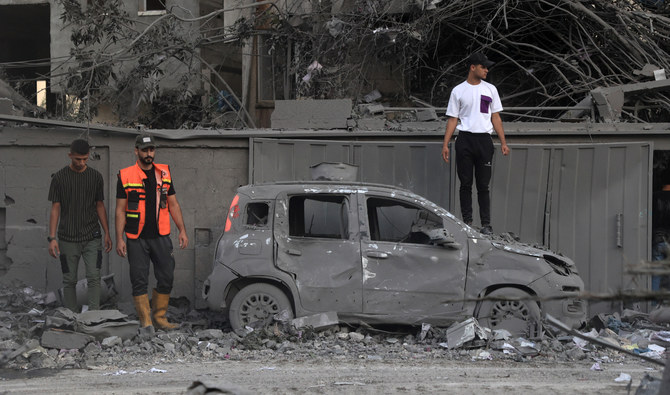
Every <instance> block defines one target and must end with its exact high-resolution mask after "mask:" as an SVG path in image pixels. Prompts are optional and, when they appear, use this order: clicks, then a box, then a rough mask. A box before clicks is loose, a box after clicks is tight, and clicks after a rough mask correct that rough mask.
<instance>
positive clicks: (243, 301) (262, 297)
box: [228, 283, 293, 333]
mask: <svg viewBox="0 0 670 395" xmlns="http://www.w3.org/2000/svg"><path fill="white" fill-rule="evenodd" d="M282 312H286V313H285V318H288V319H291V318H293V309H292V308H291V302H290V301H289V299H288V297H287V296H286V294H284V292H282V291H281V290H280V289H279V288H277V287H275V286H274V285H270V284H264V283H256V284H251V285H247V286H246V287H244V288H242V289H241V290H240V292H238V293H237V295H235V297H234V298H233V300H232V301H231V303H230V310H229V313H228V316H229V319H230V326H231V327H232V328H233V330H234V331H235V332H238V333H239V332H240V331H242V332H244V328H245V327H247V326H249V327H252V328H262V327H265V326H267V325H269V324H270V323H272V321H273V319H274V316H275V314H279V313H282Z"/></svg>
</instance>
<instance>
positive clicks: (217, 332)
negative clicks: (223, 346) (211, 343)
mask: <svg viewBox="0 0 670 395" xmlns="http://www.w3.org/2000/svg"><path fill="white" fill-rule="evenodd" d="M195 335H196V336H197V337H198V338H200V339H201V340H212V339H221V338H223V331H222V330H221V329H205V330H202V331H198V332H196V334H195Z"/></svg>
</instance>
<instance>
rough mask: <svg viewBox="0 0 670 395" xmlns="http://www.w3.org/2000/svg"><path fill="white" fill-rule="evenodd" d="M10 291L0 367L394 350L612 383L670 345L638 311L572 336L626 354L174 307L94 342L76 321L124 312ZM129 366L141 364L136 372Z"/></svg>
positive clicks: (498, 334)
mask: <svg viewBox="0 0 670 395" xmlns="http://www.w3.org/2000/svg"><path fill="white" fill-rule="evenodd" d="M9 293H13V294H15V295H21V297H19V298H14V299H13V300H12V303H10V304H8V305H6V307H4V308H2V309H0V368H8V369H20V370H29V369H38V368H39V369H95V368H99V367H110V366H111V367H113V370H112V371H116V373H114V375H133V374H151V373H160V372H161V370H160V369H157V368H151V366H155V364H156V363H157V362H156V361H161V362H179V361H184V362H207V361H215V360H216V361H220V360H234V361H244V360H259V359H261V358H277V359H279V360H282V361H285V360H287V361H305V360H309V359H310V358H338V359H345V358H356V359H365V360H368V361H386V360H396V359H397V358H398V356H400V357H401V358H403V359H407V360H412V361H418V360H421V359H436V358H444V359H448V360H467V361H482V362H485V361H489V360H492V361H500V362H511V363H524V362H528V361H542V362H549V363H551V362H552V361H560V362H569V361H584V362H585V363H586V362H587V361H588V365H586V368H588V367H589V366H591V370H594V371H598V372H603V373H602V374H612V375H613V377H612V380H614V378H615V377H616V376H614V374H619V372H618V371H617V367H618V364H619V363H621V362H624V361H630V360H631V359H636V358H640V356H644V357H647V358H651V359H654V360H656V361H659V360H663V359H665V358H666V357H667V355H668V352H667V350H668V349H669V347H670V326H668V325H663V326H662V325H659V324H654V323H650V322H649V321H648V320H647V316H646V315H644V314H642V315H640V314H638V313H637V312H626V313H622V314H620V315H619V314H611V315H608V314H600V315H598V318H597V319H592V320H591V321H589V322H591V323H600V326H599V327H596V326H589V327H587V328H584V329H582V330H581V331H580V332H579V333H580V334H581V335H582V336H584V337H587V338H589V339H597V340H600V341H601V342H607V343H608V344H610V345H612V346H616V347H618V348H620V349H621V350H625V351H626V352H631V353H633V354H635V356H634V355H629V354H625V353H624V352H622V351H617V350H616V349H612V348H609V347H603V346H601V345H600V344H596V343H589V342H588V341H583V342H582V341H581V340H584V339H582V338H578V337H576V336H574V335H573V334H568V333H567V332H566V333H562V332H560V331H552V332H549V333H547V335H546V336H544V338H543V339H542V340H537V341H535V340H529V339H525V338H522V337H512V336H511V335H510V334H509V333H507V332H506V331H502V330H495V331H491V330H490V329H489V328H486V327H483V326H482V325H481V324H480V323H479V322H478V321H477V320H476V319H474V318H471V319H468V320H464V321H462V322H459V323H456V324H454V325H452V326H450V327H448V328H444V327H436V326H435V325H431V324H428V323H423V324H422V325H421V326H419V327H412V328H406V327H399V328H393V329H392V330H391V331H388V330H389V329H390V328H388V327H384V330H381V329H376V328H373V327H369V326H365V327H364V326H355V325H351V326H349V325H345V324H338V317H337V315H336V314H334V313H326V314H316V315H314V316H309V317H301V318H302V324H299V325H297V324H298V322H299V321H298V320H288V319H286V317H285V316H284V315H282V314H281V313H280V314H278V315H277V316H278V317H277V318H278V319H277V320H276V321H275V322H274V323H273V324H272V325H270V326H268V327H265V328H256V329H253V330H252V331H251V332H250V333H248V334H246V335H245V336H239V335H237V334H236V333H234V332H232V331H231V330H230V327H228V326H227V324H225V323H224V324H220V321H218V320H220V315H219V314H216V313H213V312H211V311H206V310H203V311H197V310H191V311H185V309H181V310H184V311H181V313H180V314H183V316H184V317H188V319H187V320H184V322H185V323H184V325H182V327H180V328H179V329H178V330H175V331H170V332H165V331H156V330H155V329H154V327H152V326H150V327H147V328H141V329H139V330H135V332H134V334H133V335H132V336H130V337H128V338H123V337H122V336H119V335H110V336H106V337H103V338H96V337H94V336H91V335H88V334H86V333H81V332H79V331H78V330H79V328H81V326H82V325H88V326H95V325H100V324H103V323H106V322H109V320H112V321H114V320H121V321H123V320H128V317H127V316H125V315H124V314H123V313H121V312H119V311H116V310H104V311H90V312H86V313H82V314H75V313H72V312H71V311H69V310H67V309H63V308H53V307H43V306H40V305H39V304H37V303H36V302H35V300H34V299H32V296H34V295H36V294H34V293H33V294H31V293H30V292H28V293H24V292H9ZM3 294H4V293H3ZM31 295H32V296H31ZM33 309H35V310H37V311H38V312H42V313H41V314H42V315H41V316H40V315H30V314H29V312H31V311H32V310H33ZM175 310H178V308H177V307H175V306H173V305H170V311H168V314H174V313H175ZM34 313H35V312H33V314H34ZM36 322H37V325H36ZM212 323H216V324H212ZM322 324H323V325H322ZM617 331H618V332H617ZM577 339H579V340H577ZM603 344H604V343H603ZM138 366H140V367H142V369H141V370H138V369H137V367H138ZM615 372H616V373H615ZM653 375H654V373H653V372H650V376H649V378H648V379H646V380H647V381H644V382H643V383H642V384H641V385H640V388H642V387H644V388H654V387H653V385H656V384H655V383H657V382H659V381H658V380H659V379H658V378H654V377H652V376H653ZM657 375H658V374H657ZM622 383H624V384H627V382H622ZM217 390H218V391H220V392H221V391H223V392H225V391H227V392H228V393H242V392H239V391H238V390H236V389H235V388H234V387H232V386H229V385H227V384H226V383H221V382H212V383H206V382H202V381H198V382H194V383H193V384H192V385H191V386H190V387H189V388H188V391H189V392H187V393H189V394H199V393H216V392H215V391H217ZM208 391H209V392H208ZM236 391H237V392H236ZM644 393H645V394H647V393H649V394H651V393H652V392H644Z"/></svg>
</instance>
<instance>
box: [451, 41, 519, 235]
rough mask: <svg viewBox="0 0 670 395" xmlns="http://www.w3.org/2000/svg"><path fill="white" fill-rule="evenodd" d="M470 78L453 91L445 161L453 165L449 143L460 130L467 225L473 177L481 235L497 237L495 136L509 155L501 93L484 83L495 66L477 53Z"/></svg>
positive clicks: (458, 166)
mask: <svg viewBox="0 0 670 395" xmlns="http://www.w3.org/2000/svg"><path fill="white" fill-rule="evenodd" d="M467 63H468V67H469V71H468V78H467V79H466V80H465V81H463V82H462V83H460V84H458V85H457V86H456V87H454V89H453V90H452V91H451V96H450V97H449V105H448V106H447V114H446V115H447V117H449V119H448V120H447V129H446V132H445V134H444V145H443V146H442V158H443V159H444V161H445V162H449V140H451V137H452V136H453V134H454V131H455V130H456V129H457V128H458V138H457V139H456V144H455V145H456V172H457V174H458V180H459V181H460V182H461V188H460V190H459V197H460V200H461V215H462V217H463V221H464V222H465V223H466V224H468V225H472V182H473V175H474V178H475V179H476V185H477V202H478V203H479V216H480V218H481V223H482V228H481V232H482V233H484V234H491V233H493V229H492V228H491V198H490V195H489V183H490V181H491V161H492V160H493V152H494V148H493V141H492V140H491V133H492V132H493V131H495V132H496V134H497V135H498V139H499V140H500V144H501V150H502V154H503V155H508V154H509V147H508V146H507V142H506V141H505V132H504V130H503V125H502V120H501V119H500V114H499V113H500V111H502V109H503V107H502V104H501V103H500V96H498V90H497V89H496V87H495V86H493V85H492V84H489V83H488V82H486V81H484V80H485V79H486V75H487V74H488V72H489V69H488V68H489V67H491V66H492V65H493V62H491V61H490V60H488V58H487V57H486V55H484V54H483V53H481V52H475V53H473V54H472V55H470V56H469V57H468V59H467Z"/></svg>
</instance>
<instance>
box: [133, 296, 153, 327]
mask: <svg viewBox="0 0 670 395" xmlns="http://www.w3.org/2000/svg"><path fill="white" fill-rule="evenodd" d="M133 301H134V302H135V310H136V311H137V317H138V318H139V319H140V326H141V327H142V328H145V327H147V326H151V308H150V307H149V295H147V294H144V295H139V296H133Z"/></svg>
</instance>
